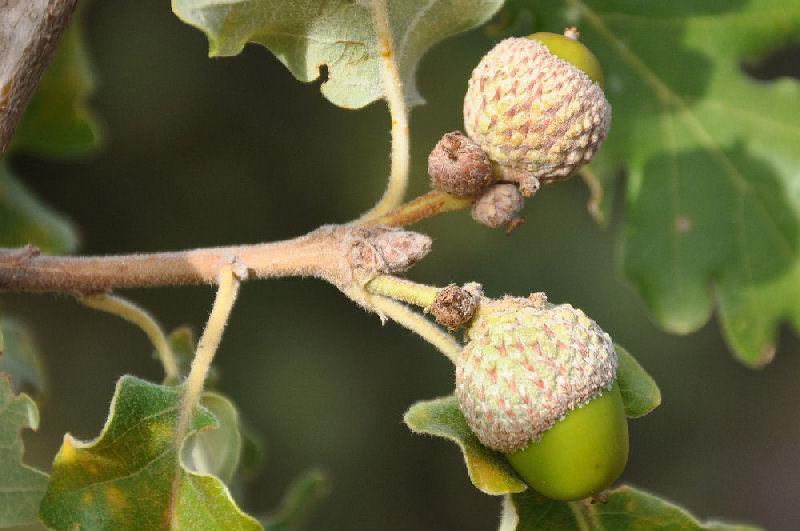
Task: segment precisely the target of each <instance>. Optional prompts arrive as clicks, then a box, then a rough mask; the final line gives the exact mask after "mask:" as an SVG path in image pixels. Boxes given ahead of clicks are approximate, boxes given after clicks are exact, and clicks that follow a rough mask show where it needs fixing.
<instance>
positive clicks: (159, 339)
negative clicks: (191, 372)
mask: <svg viewBox="0 0 800 531" xmlns="http://www.w3.org/2000/svg"><path fill="white" fill-rule="evenodd" d="M78 301H80V303H81V304H84V305H86V306H88V307H90V308H94V309H95V310H100V311H103V312H108V313H110V314H113V315H116V316H117V317H121V318H123V319H125V320H126V321H128V322H131V323H133V324H135V325H136V326H138V327H139V328H141V329H142V331H143V332H144V333H145V334H147V337H148V339H150V342H151V343H152V344H153V346H154V347H155V349H156V352H157V353H158V357H159V359H160V360H161V364H162V365H163V366H164V375H165V376H166V378H167V380H176V381H177V379H178V378H179V377H180V373H179V371H178V364H177V362H176V361H175V355H174V354H173V352H172V349H171V348H170V346H169V342H168V341H167V338H166V336H165V335H164V332H163V331H162V330H161V327H160V326H159V325H158V323H157V322H156V320H155V319H154V318H153V316H151V315H150V314H149V313H147V311H145V310H144V309H143V308H140V307H139V306H137V305H136V304H134V303H132V302H131V301H129V300H126V299H123V298H122V297H117V296H115V295H110V294H107V293H101V294H98V295H90V296H88V297H79V298H78Z"/></svg>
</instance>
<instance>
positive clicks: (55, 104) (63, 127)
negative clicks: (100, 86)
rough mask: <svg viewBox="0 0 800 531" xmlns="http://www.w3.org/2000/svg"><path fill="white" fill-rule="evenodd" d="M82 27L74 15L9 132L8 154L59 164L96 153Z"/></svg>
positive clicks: (96, 129)
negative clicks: (61, 160)
mask: <svg viewBox="0 0 800 531" xmlns="http://www.w3.org/2000/svg"><path fill="white" fill-rule="evenodd" d="M82 26H83V24H82V22H81V20H80V14H76V15H75V17H74V18H73V20H72V22H71V23H70V25H69V27H68V28H67V31H66V32H65V33H64V36H63V37H62V39H61V43H60V44H59V46H58V50H56V53H55V56H54V57H53V60H52V61H51V63H50V65H49V66H48V67H47V70H45V73H44V75H43V76H42V79H41V81H40V82H39V86H38V87H37V88H36V92H35V93H34V95H33V98H32V99H31V101H30V103H29V104H28V108H27V109H26V110H25V114H24V115H23V117H22V120H21V121H20V123H19V125H18V126H17V130H16V131H15V132H14V137H13V139H12V142H11V146H10V147H9V149H10V150H17V151H25V152H27V153H32V154H36V155H40V156H45V157H57V158H64V157H74V156H76V155H84V154H86V153H90V152H92V151H93V150H95V149H97V148H98V147H99V145H100V142H101V139H102V137H101V135H102V133H101V131H100V125H99V122H98V119H97V118H96V117H95V116H94V114H93V113H92V112H91V111H90V110H89V108H88V106H87V100H88V99H89V97H90V96H91V94H92V92H94V73H93V71H92V66H91V63H90V60H89V55H88V53H87V51H86V45H85V43H84V39H85V37H84V35H83V28H82Z"/></svg>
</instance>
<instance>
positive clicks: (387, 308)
mask: <svg viewBox="0 0 800 531" xmlns="http://www.w3.org/2000/svg"><path fill="white" fill-rule="evenodd" d="M366 298H367V301H368V302H369V304H370V306H371V307H372V308H373V309H374V310H375V311H376V312H378V314H379V315H385V316H386V317H388V318H390V319H391V320H392V321H395V322H396V323H397V324H399V325H401V326H403V327H405V328H407V329H408V330H411V331H412V332H414V333H415V334H417V335H419V336H420V337H421V338H422V339H424V340H425V341H427V342H428V343H430V344H431V345H433V346H434V347H436V348H437V349H439V351H441V352H442V354H444V355H445V356H447V357H448V359H449V360H450V361H452V362H453V363H454V364H455V363H456V360H457V359H458V355H459V353H460V352H461V345H460V344H459V343H458V341H456V339H455V338H454V337H453V336H451V335H450V334H448V333H447V332H445V331H444V330H442V329H441V328H439V327H438V326H436V325H435V324H433V323H432V322H430V321H429V320H428V319H426V318H425V317H424V316H422V315H421V314H419V313H417V312H415V311H414V310H412V309H411V308H409V307H408V306H406V305H405V304H403V303H400V302H397V301H394V300H392V299H389V298H387V297H383V296H381V295H368V296H367V297H366Z"/></svg>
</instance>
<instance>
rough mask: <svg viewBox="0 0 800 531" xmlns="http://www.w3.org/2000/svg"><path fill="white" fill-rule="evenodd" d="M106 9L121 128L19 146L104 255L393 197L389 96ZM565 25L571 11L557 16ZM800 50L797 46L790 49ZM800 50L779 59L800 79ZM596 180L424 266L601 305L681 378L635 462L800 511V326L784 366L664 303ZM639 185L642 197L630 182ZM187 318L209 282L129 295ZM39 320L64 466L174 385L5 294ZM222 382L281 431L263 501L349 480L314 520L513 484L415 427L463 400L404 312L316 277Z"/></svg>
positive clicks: (420, 121)
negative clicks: (626, 273)
mask: <svg viewBox="0 0 800 531" xmlns="http://www.w3.org/2000/svg"><path fill="white" fill-rule="evenodd" d="M88 7H89V8H88V9H87V10H86V13H85V15H86V22H87V24H86V31H87V34H88V42H89V49H90V52H91V54H92V56H93V58H94V63H95V66H96V71H97V74H98V91H97V94H96V96H95V97H94V99H93V107H94V108H95V109H96V110H97V112H98V114H99V115H100V116H101V117H102V118H103V120H104V122H105V124H106V133H107V138H106V146H105V149H104V150H103V151H102V152H101V153H100V154H99V155H97V156H95V157H93V158H92V159H91V160H88V161H81V162H76V163H69V164H64V163H47V162H43V161H41V160H38V159H33V158H22V157H20V158H17V159H16V160H15V161H14V167H15V169H16V170H17V173H18V174H19V175H21V176H23V178H24V181H25V182H26V184H27V185H28V186H29V187H30V188H32V189H33V190H34V191H35V192H36V193H38V194H39V196H40V197H42V198H44V199H45V200H46V201H47V202H49V203H50V204H51V205H53V206H54V207H56V208H57V209H59V210H60V211H62V212H64V213H65V214H67V215H68V216H70V217H71V218H72V219H73V220H74V222H75V223H76V224H77V226H78V227H79V228H80V231H81V235H82V250H81V251H82V252H83V253H87V254H88V253H92V254H94V253H98V254H104V253H123V252H130V251H156V250H168V249H182V248H189V247H196V246H209V245H221V244H231V243H240V242H257V241H267V240H275V239H281V238H287V237H291V236H295V235H299V234H301V233H304V232H306V231H308V230H310V229H312V228H314V227H317V226H319V225H320V224H323V223H330V222H344V221H347V220H349V219H352V218H353V217H355V216H357V215H358V214H359V213H360V212H362V211H364V210H365V209H367V208H368V207H369V206H370V205H371V204H372V202H374V201H375V200H376V199H377V198H378V197H379V196H380V194H381V192H382V190H383V186H384V182H385V179H384V176H385V175H386V174H387V172H388V166H389V160H388V152H389V133H388V131H389V118H388V114H387V112H386V109H385V106H384V105H383V104H373V105H371V106H369V107H368V108H366V109H364V110H361V111H357V112H354V111H346V110H343V109H339V108H337V107H335V106H333V105H331V104H330V103H328V102H327V101H325V100H324V99H323V98H322V97H321V96H320V94H319V87H318V83H317V84H312V85H303V84H300V83H298V82H297V81H295V80H294V79H293V78H292V76H291V75H290V74H289V72H288V71H287V70H286V69H285V68H284V67H283V66H282V65H281V64H280V63H278V61H277V60H276V59H275V58H274V57H273V56H272V55H271V54H270V53H269V52H267V51H266V50H264V49H262V48H258V47H255V46H251V47H248V48H247V49H246V50H245V52H244V53H243V54H242V55H241V56H239V57H235V58H228V59H218V60H209V59H208V58H207V57H206V52H207V44H206V41H205V38H204V37H203V35H202V34H200V33H199V32H197V31H196V30H194V29H192V28H190V27H188V26H184V25H183V24H181V23H180V22H179V21H178V20H177V18H175V17H174V16H173V15H172V13H171V11H170V8H169V4H168V2H164V1H158V2H156V1H152V0H148V1H144V0H140V1H138V2H120V1H116V2H94V3H93V4H92V5H90V6H88ZM547 29H550V30H552V29H553V28H547ZM492 42H493V41H492V39H491V37H489V36H487V35H486V34H485V33H483V32H481V31H474V32H471V33H470V34H467V35H462V36H459V37H457V38H454V39H451V40H448V41H447V42H445V43H444V44H442V45H440V46H437V47H436V48H435V49H434V50H433V51H432V52H431V53H430V54H429V55H428V56H427V57H426V58H425V59H424V60H423V62H422V64H421V67H420V69H419V72H418V79H419V86H420V88H421V91H422V94H423V95H424V96H425V97H426V98H427V100H428V104H427V105H425V106H423V107H420V108H416V109H415V110H414V112H413V116H412V141H413V167H412V175H413V180H412V190H411V192H412V193H413V194H417V193H421V192H423V191H424V190H425V189H426V188H427V176H426V171H425V167H426V159H427V153H428V151H429V150H430V148H431V147H432V145H433V144H434V143H435V142H436V140H437V139H438V138H439V136H440V135H441V134H442V133H443V132H445V131H450V130H453V129H457V128H460V127H461V102H462V97H463V93H464V89H465V84H466V80H467V78H468V76H469V73H470V71H471V69H472V67H473V66H474V64H475V63H476V62H477V60H478V58H479V57H480V56H481V55H482V54H483V53H484V51H485V50H487V49H488V48H489V47H490V46H491V45H492ZM787 57H788V58H789V59H787ZM796 57H797V50H795V51H794V54H784V55H783V56H778V57H777V58H772V59H771V60H770V61H769V62H768V63H766V66H762V67H761V68H760V69H757V70H758V72H759V74H760V75H762V76H767V77H769V76H770V75H777V74H787V75H791V74H792V70H791V69H792V68H793V69H794V70H793V73H794V75H795V76H796V75H797V74H798V71H800V68H798V64H797V61H796ZM587 197H588V192H587V189H586V188H585V186H584V185H583V184H582V182H581V181H580V179H573V180H571V181H570V182H568V183H566V184H563V185H560V186H558V187H553V188H546V189H545V190H544V191H543V192H542V193H540V194H539V195H538V196H537V197H536V198H535V200H533V201H530V202H529V203H528V205H527V207H526V209H525V211H524V215H525V216H526V218H527V223H526V224H525V225H523V226H522V227H521V228H520V229H519V230H518V231H517V232H515V233H514V234H513V235H512V236H510V237H507V236H505V234H504V233H503V232H502V231H491V230H489V229H486V228H484V227H482V226H478V225H476V224H474V223H473V222H472V221H471V220H470V218H469V215H468V214H467V213H464V212H460V213H455V214H449V215H446V216H441V217H439V218H437V219H433V220H430V221H427V222H425V223H423V224H420V225H419V226H418V227H417V228H418V229H419V230H422V231H423V232H427V233H428V234H430V235H431V236H432V237H433V238H434V241H435V244H434V252H433V253H432V254H431V255H430V256H429V257H428V258H427V259H426V260H425V261H424V262H422V263H421V264H419V265H418V266H417V267H416V268H415V269H414V270H413V271H412V272H411V273H410V275H409V276H410V277H411V278H413V279H415V280H419V281H424V282H431V283H436V284H440V285H443V284H446V283H449V282H459V283H461V282H465V281H469V280H477V281H480V282H482V283H483V284H484V286H485V289H486V292H487V294H489V295H492V296H497V295H501V294H504V293H514V294H519V295H524V294H527V293H529V292H530V291H546V292H547V293H548V295H549V297H550V299H551V300H553V301H556V302H560V301H569V302H571V303H572V304H574V305H576V306H579V307H581V308H583V309H584V310H585V311H586V312H587V313H588V314H589V315H591V316H593V317H594V318H595V319H596V320H597V321H598V322H599V323H600V324H601V326H603V328H604V329H605V330H607V331H608V332H609V333H610V334H611V335H612V336H613V337H614V338H615V340H616V341H617V342H619V343H621V344H623V345H625V346H627V348H628V349H629V350H630V351H631V352H632V353H634V354H635V355H636V356H637V357H638V358H639V360H640V361H641V363H642V364H643V365H644V366H645V367H646V368H647V369H648V370H649V371H650V372H651V374H652V375H653V376H654V377H655V378H656V380H657V381H658V383H659V385H660V387H661V390H662V393H663V400H664V403H663V405H662V406H661V407H660V408H659V409H657V410H656V411H655V412H654V413H652V414H651V415H649V416H648V417H645V418H644V419H640V420H635V421H631V423H630V428H631V458H630V463H629V465H628V468H627V470H626V472H625V474H624V475H623V478H622V480H623V481H625V482H628V483H631V484H633V485H636V486H638V487H641V488H644V489H646V490H650V491H653V492H655V493H658V494H660V495H662V496H665V497H667V498H669V499H671V500H673V501H675V502H678V503H680V504H683V505H685V506H686V507H687V508H689V509H690V510H691V511H692V512H693V513H694V514H696V515H697V516H698V517H702V518H709V517H723V518H725V519H731V520H739V521H747V522H753V523H758V524H761V525H764V526H766V527H767V528H769V529H797V528H800V507H798V504H797V501H798V500H800V421H798V418H797V412H798V411H800V394H798V393H797V388H798V379H799V377H800V355H798V353H799V352H798V351H800V344H799V343H798V340H797V338H796V337H794V336H792V335H791V334H790V333H789V332H788V331H787V332H784V333H783V334H782V337H781V339H780V343H779V349H778V353H777V356H776V358H775V361H774V362H773V363H772V364H770V365H768V366H767V367H766V368H765V369H763V370H759V371H753V370H750V369H746V368H744V367H742V366H741V365H739V364H738V363H737V362H735V361H734V360H733V359H732V358H731V356H730V354H729V352H728V351H727V349H726V347H725V345H724V343H723V340H722V338H721V335H720V332H719V330H718V327H717V323H716V322H711V323H709V324H708V325H707V326H706V327H705V328H704V329H702V330H701V331H699V332H697V333H695V334H692V335H690V336H687V337H677V336H671V335H667V334H665V333H663V332H661V331H660V330H659V329H657V328H656V327H655V326H654V325H653V323H652V322H651V321H650V320H649V318H648V315H647V311H646V309H645V307H644V305H643V303H642V301H641V300H640V298H639V297H638V295H637V294H636V293H635V292H634V291H633V290H632V289H631V287H630V286H629V285H628V284H627V283H626V282H625V281H624V280H623V279H622V278H621V276H620V273H619V270H618V267H617V264H618V260H617V255H618V252H619V236H620V234H619V232H620V225H619V221H620V220H621V218H622V216H623V212H622V209H621V208H619V205H620V203H621V202H622V201H620V200H618V201H617V204H618V208H617V210H616V211H615V213H614V220H613V222H612V223H611V225H610V226H609V227H606V228H603V227H599V226H597V225H595V224H594V223H593V222H592V220H591V219H590V217H589V215H588V214H587V212H586V208H585V203H586V200H587ZM618 199H619V198H618ZM127 295H129V296H130V297H131V298H132V299H134V300H135V301H137V302H140V303H142V304H143V305H144V306H146V307H147V308H149V309H150V310H152V311H153V312H154V314H155V315H156V316H157V317H158V318H159V319H160V320H161V322H162V323H163V324H164V325H165V327H167V328H169V329H171V328H173V327H176V326H178V325H182V324H191V325H192V326H193V327H194V328H195V329H196V330H199V329H200V328H201V327H202V325H203V323H204V321H205V318H206V316H207V311H208V309H209V305H210V302H211V299H212V296H213V293H212V290H211V289H210V288H207V287H189V288H187V287H184V288H166V289H157V290H148V291H131V292H128V293H127ZM0 303H2V307H3V309H4V310H5V311H7V312H8V313H13V314H14V315H17V316H19V317H21V318H24V319H25V320H26V321H27V322H28V323H29V324H30V326H31V329H32V330H33V332H34V333H35V335H36V337H37V338H38V342H39V345H40V347H41V350H42V352H43V353H44V357H45V361H46V365H47V370H48V373H49V377H50V387H49V392H48V394H47V396H46V397H45V399H44V401H43V402H42V403H41V414H42V425H41V429H40V431H39V432H38V433H36V434H28V436H26V444H27V448H28V456H29V457H28V459H29V460H30V461H32V462H34V463H36V464H39V465H41V466H43V467H47V466H49V461H50V460H51V459H52V456H53V455H54V454H55V452H56V450H57V448H58V447H59V445H60V443H61V438H62V436H63V434H64V433H65V432H67V431H69V432H71V433H72V434H74V435H76V436H77V437H80V438H90V437H94V436H95V435H96V434H97V433H98V432H99V430H100V428H101V426H102V423H103V420H104V419H105V416H106V413H107V410H108V402H109V400H110V397H111V394H112V391H113V386H114V382H115V381H116V379H117V378H118V377H119V376H120V375H122V374H124V373H133V374H137V375H139V376H142V377H145V378H148V379H151V380H154V381H159V380H160V379H161V373H160V370H159V366H158V365H157V363H156V362H155V361H154V360H152V359H151V357H150V351H151V348H150V346H149V345H148V343H147V341H146V339H145V337H144V335H143V334H141V332H140V331H139V330H137V329H135V328H133V327H132V326H130V325H128V324H126V323H124V322H122V321H121V320H119V319H116V318H114V317H110V316H107V315H104V314H100V313H96V312H93V311H91V310H88V309H85V308H82V307H80V306H78V305H77V304H76V303H75V302H73V301H72V300H71V299H70V298H68V297H53V296H21V295H5V294H4V295H3V296H2V299H1V300H0ZM217 365H218V367H219V369H220V372H221V375H222V380H221V388H222V389H223V390H224V392H226V393H228V394H229V395H230V396H231V397H233V399H234V400H235V401H236V403H237V404H238V406H239V407H240V409H241V412H242V414H243V415H244V417H245V418H246V419H247V420H248V421H249V422H250V423H251V424H252V426H253V427H254V428H255V430H257V432H258V433H260V434H261V437H262V438H263V441H264V444H265V447H266V452H267V455H266V463H265V466H264V468H263V470H262V472H261V473H260V475H259V476H258V477H257V478H256V479H255V480H254V482H253V483H252V484H250V488H249V490H248V491H247V493H246V495H245V497H244V499H242V500H241V501H242V504H243V505H244V507H245V508H246V509H250V510H253V511H256V512H259V511H266V510H269V509H270V508H272V507H273V506H275V505H276V504H277V502H278V500H279V499H280V496H281V494H282V492H283V490H284V488H285V487H286V485H287V483H288V482H289V481H290V480H291V478H293V477H294V476H295V475H296V474H298V473H299V472H301V471H302V470H304V469H305V468H307V467H308V466H310V465H321V466H323V467H324V468H325V469H327V470H328V471H329V473H330V476H331V478H332V492H331V494H330V495H329V496H328V498H327V499H326V500H325V501H324V502H323V504H322V505H321V506H320V508H319V509H318V510H317V511H316V512H315V514H314V517H313V520H312V521H311V522H310V525H309V528H311V529H386V530H408V529H420V530H451V529H452V530H473V529H474V530H482V529H494V528H495V527H496V524H497V521H498V518H499V516H498V515H499V508H500V500H499V499H498V498H492V497H489V496H486V495H483V494H481V493H480V492H478V491H477V490H475V489H474V488H473V487H472V486H471V484H470V483H469V480H468V478H467V475H466V472H465V469H464V466H463V464H462V461H461V456H460V453H459V452H458V450H457V448H456V446H455V445H452V444H450V443H448V442H446V441H444V440H438V439H437V440H434V439H430V438H423V437H420V436H415V435H412V434H411V433H410V432H409V431H408V430H407V429H406V428H405V426H404V425H403V424H402V414H403V412H404V411H405V410H406V408H407V407H408V406H409V405H410V404H412V403H413V402H414V401H416V400H419V399H426V398H432V397H436V396H440V395H444V394H448V393H450V392H451V390H452V386H453V368H452V366H451V365H450V363H449V362H448V361H447V359H445V358H444V357H443V356H442V355H440V354H438V353H437V352H436V351H435V350H434V349H433V348H432V347H430V346H428V345H427V344H425V343H424V342H423V341H421V340H419V339H418V338H416V337H414V336H412V335H411V334H410V333H408V332H405V331H404V330H402V329H400V328H399V327H398V326H396V325H394V324H387V325H386V326H381V324H380V322H379V320H378V319H377V317H375V316H374V315H367V314H366V313H364V312H363V311H362V310H360V309H359V308H357V307H356V306H355V305H353V304H352V303H350V302H349V301H348V300H346V299H345V298H344V297H343V296H342V295H340V294H339V293H338V292H337V291H336V290H335V289H334V288H332V287H330V286H328V285H326V284H324V283H322V282H319V281H314V280H276V281H263V282H252V283H248V284H247V285H246V286H245V287H244V289H243V291H242V295H241V300H240V303H239V304H238V306H237V307H236V309H235V312H234V316H233V319H232V323H231V325H230V328H229V329H228V331H227V332H226V336H225V339H224V341H223V344H222V348H221V350H220V352H219V354H218V357H217Z"/></svg>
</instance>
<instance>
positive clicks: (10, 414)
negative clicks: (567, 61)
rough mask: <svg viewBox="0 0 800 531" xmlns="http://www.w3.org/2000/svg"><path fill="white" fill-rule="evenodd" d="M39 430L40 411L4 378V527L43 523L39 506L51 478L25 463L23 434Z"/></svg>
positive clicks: (0, 487) (0, 523) (0, 383)
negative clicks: (27, 430)
mask: <svg viewBox="0 0 800 531" xmlns="http://www.w3.org/2000/svg"><path fill="white" fill-rule="evenodd" d="M38 427H39V410H38V409H37V408H36V404H35V403H34V401H33V400H31V398H30V397H28V396H27V395H24V394H21V395H15V394H14V392H13V390H12V388H11V380H10V379H9V378H8V376H6V375H4V374H0V527H12V526H21V525H27V524H33V523H36V522H38V521H39V518H38V513H39V502H40V501H41V499H42V496H44V493H45V489H46V488H47V474H45V473H44V472H41V471H39V470H36V469H35V468H32V467H29V466H27V465H25V464H24V463H23V462H22V456H23V454H24V448H23V446H22V438H21V436H20V431H21V430H22V429H24V428H29V429H32V430H35V429H37V428H38Z"/></svg>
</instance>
